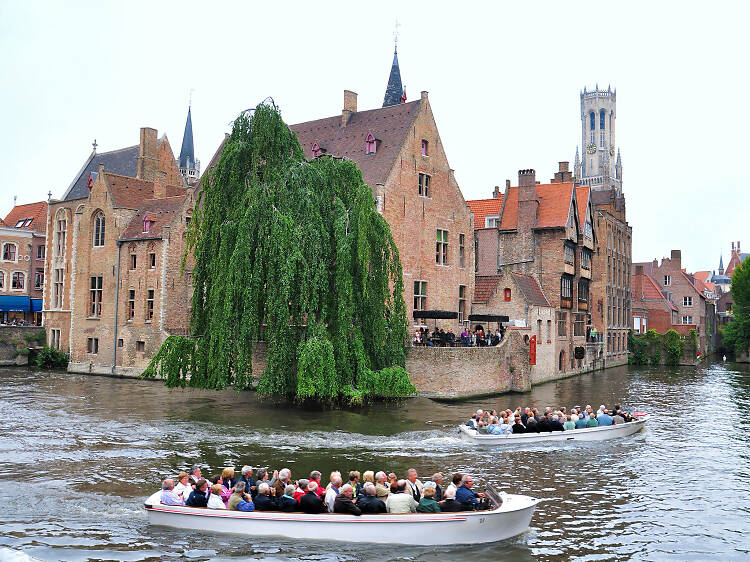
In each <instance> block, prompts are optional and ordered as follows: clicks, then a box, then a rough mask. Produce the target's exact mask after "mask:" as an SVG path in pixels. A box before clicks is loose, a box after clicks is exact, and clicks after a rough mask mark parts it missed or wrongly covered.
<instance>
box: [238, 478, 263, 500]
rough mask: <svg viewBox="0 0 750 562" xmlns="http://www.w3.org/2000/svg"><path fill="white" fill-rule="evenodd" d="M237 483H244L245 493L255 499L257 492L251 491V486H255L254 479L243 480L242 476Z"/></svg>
mask: <svg viewBox="0 0 750 562" xmlns="http://www.w3.org/2000/svg"><path fill="white" fill-rule="evenodd" d="M237 482H244V483H245V493H246V494H250V495H251V496H253V497H255V496H256V494H257V493H258V490H251V489H250V488H252V487H253V486H255V478H253V477H252V476H251V477H250V478H245V477H244V476H240V479H239V480H237Z"/></svg>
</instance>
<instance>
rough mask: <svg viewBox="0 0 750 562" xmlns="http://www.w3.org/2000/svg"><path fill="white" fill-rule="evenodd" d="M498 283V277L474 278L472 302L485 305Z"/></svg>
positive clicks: (484, 276)
mask: <svg viewBox="0 0 750 562" xmlns="http://www.w3.org/2000/svg"><path fill="white" fill-rule="evenodd" d="M499 282H500V276H499V275H477V276H476V277H475V278H474V299H473V300H472V302H481V303H486V302H487V301H488V300H489V298H490V297H491V296H492V293H493V292H495V289H496V288H497V284H498V283H499Z"/></svg>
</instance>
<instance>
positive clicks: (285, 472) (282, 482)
mask: <svg viewBox="0 0 750 562" xmlns="http://www.w3.org/2000/svg"><path fill="white" fill-rule="evenodd" d="M291 483H292V471H291V470H289V469H288V468H282V469H281V470H280V471H279V475H278V478H275V479H273V480H272V484H271V485H272V486H273V488H274V489H275V490H276V494H275V495H276V499H279V498H280V497H281V496H283V495H284V489H285V488H286V487H287V486H288V485H289V484H291Z"/></svg>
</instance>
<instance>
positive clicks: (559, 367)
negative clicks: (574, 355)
mask: <svg viewBox="0 0 750 562" xmlns="http://www.w3.org/2000/svg"><path fill="white" fill-rule="evenodd" d="M557 370H558V371H564V370H565V352H564V351H561V352H560V357H558V359H557Z"/></svg>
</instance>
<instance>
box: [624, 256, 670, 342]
mask: <svg viewBox="0 0 750 562" xmlns="http://www.w3.org/2000/svg"><path fill="white" fill-rule="evenodd" d="M631 286H632V287H633V293H632V295H633V302H632V305H631V306H632V310H633V330H634V331H635V332H636V333H639V334H645V333H646V332H647V331H648V330H656V331H657V332H659V333H660V334H663V333H665V332H667V331H668V330H670V329H672V328H673V326H674V325H675V324H677V323H678V321H679V318H678V311H677V307H676V306H675V305H674V304H672V302H671V301H670V300H669V299H668V298H667V296H666V295H665V294H664V293H663V292H662V290H661V288H660V287H659V285H658V284H657V282H656V281H654V278H653V277H651V276H650V275H646V274H645V273H644V271H643V265H636V266H635V270H634V272H633V279H632V283H631Z"/></svg>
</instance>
